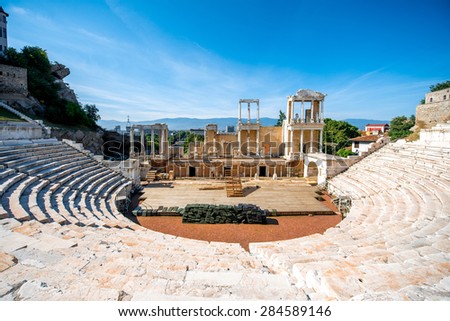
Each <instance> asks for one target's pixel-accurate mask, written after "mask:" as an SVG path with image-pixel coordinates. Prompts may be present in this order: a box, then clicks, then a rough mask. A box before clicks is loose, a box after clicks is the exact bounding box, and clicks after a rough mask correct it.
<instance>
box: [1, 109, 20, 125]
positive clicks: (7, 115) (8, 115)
mask: <svg viewBox="0 0 450 321" xmlns="http://www.w3.org/2000/svg"><path fill="white" fill-rule="evenodd" d="M0 121H17V122H21V121H24V120H22V119H21V118H20V117H19V116H17V115H15V114H13V113H12V112H10V111H9V110H6V109H5V108H0Z"/></svg>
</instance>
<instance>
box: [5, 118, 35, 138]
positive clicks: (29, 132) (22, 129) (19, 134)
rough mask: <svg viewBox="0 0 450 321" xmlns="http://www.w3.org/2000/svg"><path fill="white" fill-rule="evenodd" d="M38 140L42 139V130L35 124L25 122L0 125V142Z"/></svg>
mask: <svg viewBox="0 0 450 321" xmlns="http://www.w3.org/2000/svg"><path fill="white" fill-rule="evenodd" d="M40 138H43V135H42V128H41V127H40V126H38V125H36V124H30V123H26V122H24V123H22V122H1V123H0V140H10V139H40Z"/></svg>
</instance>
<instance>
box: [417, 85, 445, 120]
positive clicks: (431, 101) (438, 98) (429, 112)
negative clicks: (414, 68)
mask: <svg viewBox="0 0 450 321" xmlns="http://www.w3.org/2000/svg"><path fill="white" fill-rule="evenodd" d="M448 120H450V88H447V89H443V90H439V91H435V92H431V93H427V94H426V95H425V104H423V105H418V106H417V107H416V125H417V126H418V127H419V128H431V127H433V126H435V125H436V124H437V123H444V122H446V121H448Z"/></svg>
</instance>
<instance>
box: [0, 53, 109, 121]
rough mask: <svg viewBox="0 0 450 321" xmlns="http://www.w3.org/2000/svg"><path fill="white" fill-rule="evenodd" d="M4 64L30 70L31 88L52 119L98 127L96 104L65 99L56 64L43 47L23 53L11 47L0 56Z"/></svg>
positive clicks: (0, 61) (31, 91)
mask: <svg viewBox="0 0 450 321" xmlns="http://www.w3.org/2000/svg"><path fill="white" fill-rule="evenodd" d="M0 63H3V64H7V65H11V66H15V67H21V68H26V69H27V77H28V91H29V92H30V94H31V96H33V97H34V98H36V99H37V100H38V101H39V102H40V103H41V104H43V105H45V107H46V108H45V117H46V118H47V120H49V121H50V122H53V123H56V124H66V125H73V126H77V125H82V126H86V127H89V128H96V127H97V124H96V122H97V120H99V119H100V115H99V114H98V108H97V107H96V106H95V105H85V106H84V107H82V106H81V105H79V104H77V103H74V102H69V101H67V100H65V99H61V97H60V96H59V94H58V89H59V86H58V84H57V83H56V82H55V80H56V77H55V76H53V75H52V64H51V62H50V60H49V59H48V56H47V52H46V51H45V50H44V49H42V48H40V47H31V46H26V47H23V48H22V50H21V51H20V52H19V51H17V50H16V49H14V48H12V47H10V48H7V49H6V51H5V54H4V55H0Z"/></svg>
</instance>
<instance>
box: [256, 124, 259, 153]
mask: <svg viewBox="0 0 450 321" xmlns="http://www.w3.org/2000/svg"><path fill="white" fill-rule="evenodd" d="M256 155H259V129H257V130H256Z"/></svg>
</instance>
